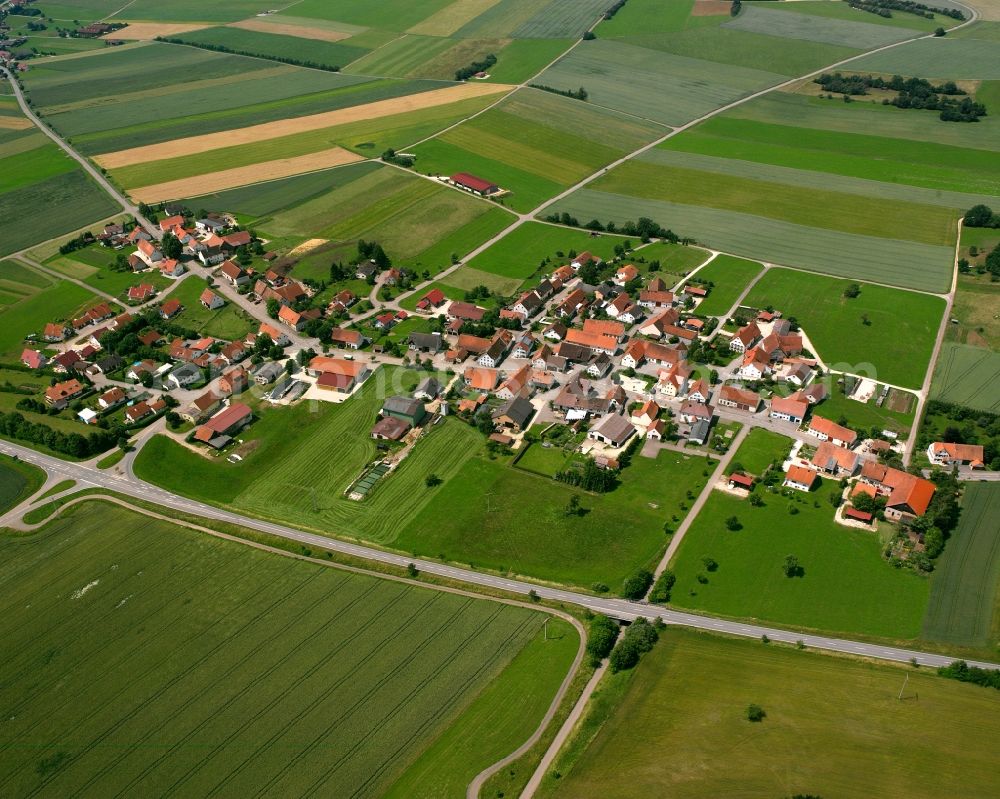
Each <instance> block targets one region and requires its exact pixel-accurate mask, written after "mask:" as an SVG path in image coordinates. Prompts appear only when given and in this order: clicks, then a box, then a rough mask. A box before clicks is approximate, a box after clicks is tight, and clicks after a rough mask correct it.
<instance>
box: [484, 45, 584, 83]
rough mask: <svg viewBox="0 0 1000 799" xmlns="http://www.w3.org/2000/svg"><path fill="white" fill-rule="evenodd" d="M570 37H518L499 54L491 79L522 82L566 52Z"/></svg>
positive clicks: (503, 81) (502, 81)
mask: <svg viewBox="0 0 1000 799" xmlns="http://www.w3.org/2000/svg"><path fill="white" fill-rule="evenodd" d="M572 44H573V42H572V41H570V40H569V39H516V40H515V41H512V42H511V43H510V44H508V45H507V46H506V47H504V48H503V50H501V51H500V52H499V53H498V54H497V63H496V64H494V65H493V66H492V67H490V80H492V81H496V82H497V83H522V82H524V81H526V80H528V79H529V78H531V77H533V76H534V75H536V74H538V73H539V72H540V71H541V70H542V68H544V67H546V66H548V65H549V64H550V63H552V62H553V61H555V60H556V59H557V58H558V57H559V56H560V55H561V54H562V53H564V52H566V51H567V50H568V49H569V48H570V45H572Z"/></svg>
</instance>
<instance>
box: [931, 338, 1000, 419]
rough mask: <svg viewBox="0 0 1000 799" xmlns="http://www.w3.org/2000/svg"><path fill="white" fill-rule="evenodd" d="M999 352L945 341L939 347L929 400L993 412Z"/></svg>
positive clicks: (999, 382)
mask: <svg viewBox="0 0 1000 799" xmlns="http://www.w3.org/2000/svg"><path fill="white" fill-rule="evenodd" d="M998 392H1000V353H996V352H991V351H990V350H987V349H983V348H982V347H973V346H971V345H969V344H956V343H954V342H951V341H946V342H945V343H944V345H943V346H942V347H941V354H940V355H939V356H938V362H937V366H936V367H935V369H934V379H933V381H932V382H931V397H932V398H933V399H937V400H941V401H942V402H951V403H954V404H955V405H964V406H966V407H968V408H977V409H979V410H981V411H991V412H993V413H996V411H997V410H998V409H1000V399H997V397H998V396H1000V393H998Z"/></svg>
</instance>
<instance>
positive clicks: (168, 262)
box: [156, 258, 187, 277]
mask: <svg viewBox="0 0 1000 799" xmlns="http://www.w3.org/2000/svg"><path fill="white" fill-rule="evenodd" d="M156 267H157V269H159V270H160V274H161V275H163V276H164V277H180V276H181V275H183V274H184V273H185V272H187V269H185V268H184V264H182V263H181V262H180V261H178V260H177V259H176V258H164V259H163V260H162V261H160V262H159V263H158V264H157V265H156Z"/></svg>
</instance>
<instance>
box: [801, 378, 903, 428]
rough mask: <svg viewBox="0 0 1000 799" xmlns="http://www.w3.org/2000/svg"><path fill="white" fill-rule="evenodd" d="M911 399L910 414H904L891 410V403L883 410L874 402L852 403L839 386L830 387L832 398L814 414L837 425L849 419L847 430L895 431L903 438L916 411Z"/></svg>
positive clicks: (885, 404)
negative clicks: (841, 419) (840, 420)
mask: <svg viewBox="0 0 1000 799" xmlns="http://www.w3.org/2000/svg"><path fill="white" fill-rule="evenodd" d="M907 396H909V397H910V403H909V411H907V412H905V413H903V412H899V411H893V410H890V409H889V408H888V407H887V406H888V403H887V402H886V403H883V404H882V406H881V407H879V406H877V405H876V404H875V400H870V401H869V402H866V403H862V402H858V401H857V400H853V399H850V398H849V397H847V396H846V395H845V394H844V393H843V391H842V390H841V389H840V387H838V386H837V385H835V384H833V385H831V386H830V396H829V397H827V398H826V399H825V400H823V402H822V403H821V404H820V405H818V406H815V408H814V410H815V412H816V413H818V414H820V415H821V416H825V417H826V418H828V419H833V420H834V421H837V420H838V419H840V418H841V417H844V418H845V419H847V425H846V426H847V427H849V428H851V429H852V430H857V431H867V430H869V429H871V428H872V427H877V428H878V429H879V430H893V431H895V432H896V433H898V434H899V435H901V436H902V437H904V438H905V437H906V434H907V433H908V432H909V431H910V429H911V428H912V427H913V414H914V412H915V410H916V404H917V402H916V397H914V396H913V395H912V394H909V395H907Z"/></svg>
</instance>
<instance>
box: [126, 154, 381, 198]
mask: <svg viewBox="0 0 1000 799" xmlns="http://www.w3.org/2000/svg"><path fill="white" fill-rule="evenodd" d="M364 160H365V159H364V158H363V157H362V156H360V155H356V154H354V153H352V152H350V151H349V150H345V149H344V148H343V147H331V148H330V149H329V150H322V151H320V152H318V153H309V154H308V155H300V156H297V157H295V158H279V159H278V160H276V161H265V162H264V163H261V164H251V165H250V166H241V167H236V168H235V169H223V170H221V171H220V172H209V173H207V174H204V175H197V176H195V177H190V178H181V179H180V180H168V181H167V182H166V183H157V184H155V185H152V186H142V187H141V188H138V189H133V190H131V191H130V192H129V194H130V195H131V196H132V198H133V199H134V200H136V202H144V203H153V202H161V201H163V200H177V199H180V198H182V197H194V196H195V195H200V194H211V193H212V192H215V191H222V190H223V189H233V188H236V187H237V186H247V185H249V184H251V183H260V182H261V181H265V180H276V179H277V178H287V177H290V176H292V175H299V174H301V173H303V172H313V171H315V170H317V169H327V168H329V167H332V166H341V165H342V164H352V163H354V162H355V161H364Z"/></svg>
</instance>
